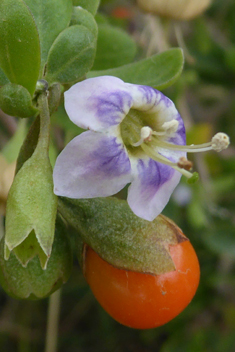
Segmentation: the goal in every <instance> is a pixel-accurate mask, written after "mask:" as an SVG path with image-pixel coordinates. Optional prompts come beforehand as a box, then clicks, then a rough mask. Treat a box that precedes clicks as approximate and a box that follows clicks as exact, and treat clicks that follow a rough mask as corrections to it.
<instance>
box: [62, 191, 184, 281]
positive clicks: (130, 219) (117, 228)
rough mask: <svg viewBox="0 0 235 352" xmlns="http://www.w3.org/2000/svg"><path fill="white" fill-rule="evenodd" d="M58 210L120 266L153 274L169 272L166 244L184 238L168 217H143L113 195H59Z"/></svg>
mask: <svg viewBox="0 0 235 352" xmlns="http://www.w3.org/2000/svg"><path fill="white" fill-rule="evenodd" d="M59 211H60V212H61V214H62V215H63V217H64V218H65V219H66V220H67V221H68V223H69V224H70V225H72V226H73V227H74V228H75V229H76V230H77V231H78V233H79V236H81V238H82V240H83V242H84V243H86V244H88V245H89V246H90V247H92V248H93V249H94V250H95V251H96V252H97V253H98V254H99V255H100V256H101V257H102V258H103V259H104V260H106V261H107V262H109V263H110V264H112V265H114V266H116V267H118V268H120V269H127V270H133V271H137V272H146V273H151V274H155V275H159V274H163V273H165V272H169V271H173V270H175V267H174V263H173V260H172V258H171V256H170V252H169V245H176V244H177V243H180V242H183V241H185V240H187V239H186V237H185V236H184V235H183V234H182V231H181V230H180V229H179V228H178V227H177V226H176V225H175V224H174V223H173V222H172V221H171V220H169V219H168V218H166V217H164V216H162V215H159V216H158V217H157V218H156V219H155V220H154V221H152V222H150V221H146V220H143V219H141V218H139V217H137V216H136V215H134V213H133V212H132V211H131V210H130V208H129V207H128V205H127V203H126V201H122V200H119V199H116V198H95V199H87V200H74V199H68V198H59ZM79 241H80V239H79Z"/></svg>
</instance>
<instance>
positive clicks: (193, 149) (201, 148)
mask: <svg viewBox="0 0 235 352" xmlns="http://www.w3.org/2000/svg"><path fill="white" fill-rule="evenodd" d="M153 134H154V133H153ZM152 143H154V144H155V145H156V146H157V147H161V148H166V149H172V150H179V151H182V152H187V153H200V152H206V151H208V150H215V151H216V152H221V150H223V149H226V148H228V146H229V143H230V141H229V137H228V135H227V134H225V133H222V132H219V133H217V134H216V135H215V136H214V137H213V138H212V140H211V141H210V142H208V143H203V144H199V145H194V144H192V145H176V144H172V143H168V142H165V141H160V140H158V139H157V138H153V139H152Z"/></svg>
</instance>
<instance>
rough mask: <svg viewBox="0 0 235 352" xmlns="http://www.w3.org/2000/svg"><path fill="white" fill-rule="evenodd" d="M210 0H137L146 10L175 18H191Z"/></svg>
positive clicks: (203, 9) (199, 12)
mask: <svg viewBox="0 0 235 352" xmlns="http://www.w3.org/2000/svg"><path fill="white" fill-rule="evenodd" d="M210 2H211V0H198V1H195V0H137V3H138V5H139V7H140V8H141V9H142V10H144V11H147V12H150V13H154V14H156V15H158V16H161V17H167V18H171V19H175V20H191V19H192V18H194V17H196V16H198V15H200V14H201V13H202V12H203V11H205V10H206V8H207V7H208V6H209V4H210Z"/></svg>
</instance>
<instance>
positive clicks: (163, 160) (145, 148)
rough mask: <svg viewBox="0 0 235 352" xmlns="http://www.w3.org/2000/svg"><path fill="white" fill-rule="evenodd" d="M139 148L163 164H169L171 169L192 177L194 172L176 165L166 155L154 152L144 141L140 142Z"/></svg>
mask: <svg viewBox="0 0 235 352" xmlns="http://www.w3.org/2000/svg"><path fill="white" fill-rule="evenodd" d="M141 148H142V149H143V151H144V152H145V153H146V154H147V155H148V156H149V157H150V158H151V159H153V160H155V161H158V162H160V163H162V164H165V165H169V166H171V167H172V168H173V169H175V170H177V171H179V172H180V173H181V174H182V175H184V176H186V177H187V178H189V179H190V178H191V177H193V175H194V174H192V173H191V172H189V171H188V170H187V169H185V168H181V167H179V166H178V163H173V162H172V161H170V160H169V159H167V158H166V157H164V156H163V155H161V154H159V153H156V152H154V150H153V149H152V148H151V147H150V146H149V145H148V144H145V143H142V144H141Z"/></svg>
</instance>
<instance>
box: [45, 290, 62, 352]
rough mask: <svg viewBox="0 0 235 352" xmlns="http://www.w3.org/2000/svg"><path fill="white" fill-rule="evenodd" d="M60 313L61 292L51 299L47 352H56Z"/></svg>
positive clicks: (48, 317) (54, 294) (57, 292)
mask: <svg viewBox="0 0 235 352" xmlns="http://www.w3.org/2000/svg"><path fill="white" fill-rule="evenodd" d="M59 311H60V290H57V291H56V292H54V293H53V294H52V295H51V296H50V297H49V307H48V316H47V331H46V346H45V352H56V346H57V340H58V325H59Z"/></svg>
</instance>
